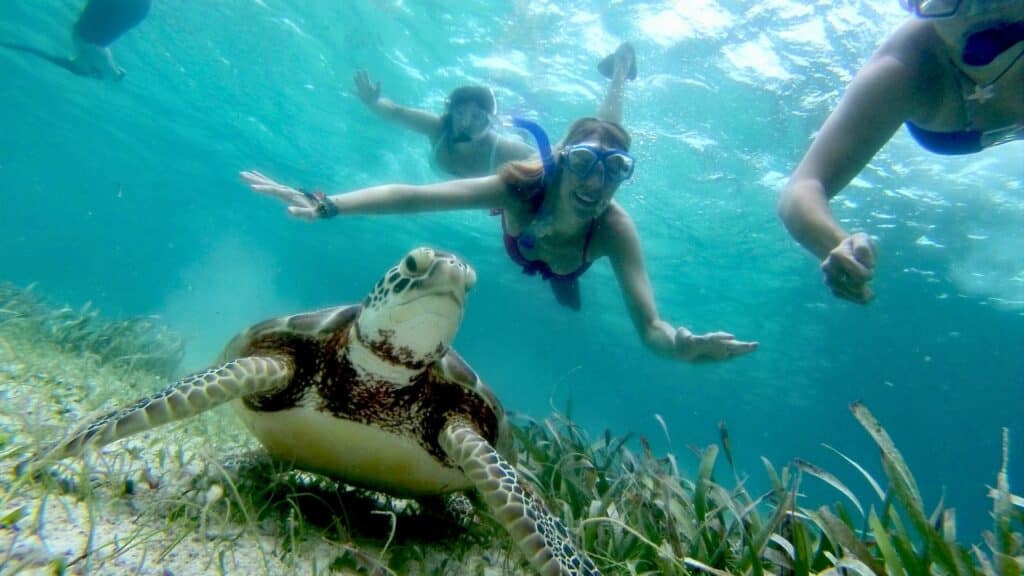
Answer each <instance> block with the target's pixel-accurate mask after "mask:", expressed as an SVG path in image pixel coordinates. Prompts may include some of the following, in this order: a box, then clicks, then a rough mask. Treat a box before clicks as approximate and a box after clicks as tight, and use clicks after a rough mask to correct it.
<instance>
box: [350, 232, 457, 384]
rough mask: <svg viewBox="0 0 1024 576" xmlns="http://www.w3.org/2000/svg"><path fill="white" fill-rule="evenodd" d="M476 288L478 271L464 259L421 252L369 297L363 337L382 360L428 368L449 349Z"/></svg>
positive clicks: (360, 328) (360, 331)
mask: <svg viewBox="0 0 1024 576" xmlns="http://www.w3.org/2000/svg"><path fill="white" fill-rule="evenodd" d="M474 284H476V272H474V271H473V268H471V267H470V266H469V265H468V264H466V263H465V262H463V261H461V260H459V258H458V257H456V256H454V255H452V254H448V253H446V252H441V251H439V250H433V249H431V248H416V249H415V250H413V251H411V252H409V253H408V254H407V255H406V256H405V257H404V258H402V260H401V261H400V262H399V263H398V264H397V265H396V266H394V267H392V268H391V269H390V270H388V271H387V273H386V274H384V277H383V278H381V279H380V280H379V281H377V284H376V286H374V288H373V292H371V293H370V295H369V296H367V297H366V300H365V301H364V302H363V310H362V312H361V313H360V314H359V320H358V324H357V328H358V333H357V337H358V338H359V340H360V342H361V343H362V344H363V345H364V346H366V347H367V348H369V349H370V350H371V351H373V353H374V354H375V355H376V356H378V357H380V358H383V359H386V360H388V361H390V362H392V363H395V364H401V365H403V366H406V367H408V368H417V369H418V368H423V367H424V366H426V365H428V364H430V363H432V362H434V361H436V360H437V359H439V358H440V357H441V356H443V355H444V354H445V353H446V352H447V351H448V347H449V346H451V344H452V341H453V340H454V339H455V333H456V332H458V330H459V324H460V323H461V322H462V312H463V310H464V308H465V306H466V296H467V295H468V294H469V291H470V289H471V288H473V285H474Z"/></svg>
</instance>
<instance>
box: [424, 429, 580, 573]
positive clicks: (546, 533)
mask: <svg viewBox="0 0 1024 576" xmlns="http://www.w3.org/2000/svg"><path fill="white" fill-rule="evenodd" d="M440 443H441V447H442V448H444V450H445V452H446V453H447V454H448V456H449V457H450V458H452V459H453V460H454V461H455V463H456V464H458V466H459V468H461V469H462V471H463V472H464V473H465V474H466V477H467V478H469V479H470V480H471V481H472V482H473V484H474V485H475V486H476V489H477V490H478V491H479V492H480V494H481V496H483V499H484V502H486V503H487V506H488V507H489V508H490V509H491V512H492V513H493V514H494V516H495V518H497V519H498V521H499V522H500V523H501V525H502V526H504V527H505V530H507V531H508V533H509V534H510V535H511V536H512V539H513V540H514V541H515V543H516V545H517V546H519V550H520V551H522V553H523V554H524V555H525V556H526V558H527V559H528V560H529V562H530V565H531V566H533V568H534V569H535V570H536V571H537V572H538V573H539V574H541V575H543V576H556V575H599V574H600V572H598V570H597V567H596V566H594V563H593V562H591V561H590V559H589V558H587V556H586V554H584V553H583V551H582V550H581V549H578V548H577V546H576V542H575V537H574V536H573V534H572V533H570V532H569V530H568V529H566V527H565V525H564V524H562V521H561V520H559V519H558V518H556V517H554V516H552V515H551V513H550V512H548V511H547V508H545V506H544V504H543V503H542V502H541V501H540V500H539V499H537V498H536V497H534V496H533V494H532V493H531V491H530V490H529V489H528V488H527V487H525V486H524V485H523V484H522V483H520V481H519V474H518V473H517V472H516V470H515V468H513V467H512V465H511V464H509V462H508V461H507V460H505V458H503V457H502V456H501V455H500V454H498V452H497V451H496V450H495V449H494V447H493V446H491V444H490V443H489V442H487V440H486V439H484V438H483V437H482V436H480V434H478V433H477V432H476V430H474V429H473V428H472V427H471V426H469V425H468V424H466V423H464V422H454V423H451V424H449V425H448V426H446V427H445V428H444V429H443V430H442V431H441V437H440Z"/></svg>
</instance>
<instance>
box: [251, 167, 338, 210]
mask: <svg viewBox="0 0 1024 576" xmlns="http://www.w3.org/2000/svg"><path fill="white" fill-rule="evenodd" d="M240 176H241V177H242V181H244V182H245V183H246V184H248V185H249V187H250V188H252V189H253V190H255V191H257V192H259V193H261V194H267V195H268V196H273V197H274V198H277V199H278V200H283V201H284V202H285V203H286V204H288V213H289V214H291V215H292V216H298V217H299V218H303V219H305V220H316V219H318V218H323V217H325V216H327V214H326V212H327V211H329V208H327V207H326V205H327V204H330V206H331V207H334V204H331V201H330V199H328V198H326V197H324V196H323V195H322V194H321V196H319V197H318V196H316V195H314V194H312V193H310V192H304V191H302V190H299V189H297V188H292V187H291V186H286V185H284V184H281V183H279V182H275V181H274V180H271V179H270V178H267V177H266V176H264V175H263V174H261V173H259V172H256V171H243V172H241V173H240ZM334 211H335V212H334V213H335V214H336V213H337V208H334ZM331 215H333V214H331Z"/></svg>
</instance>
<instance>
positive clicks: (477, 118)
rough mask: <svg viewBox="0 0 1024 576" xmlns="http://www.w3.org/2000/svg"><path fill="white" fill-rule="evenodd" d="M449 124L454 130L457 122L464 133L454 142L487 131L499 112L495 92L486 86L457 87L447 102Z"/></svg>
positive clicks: (479, 135) (470, 138)
mask: <svg viewBox="0 0 1024 576" xmlns="http://www.w3.org/2000/svg"><path fill="white" fill-rule="evenodd" d="M445 107H446V109H447V110H446V111H445V115H446V117H447V119H446V122H447V124H448V126H447V129H448V130H453V129H454V125H455V124H456V122H457V123H458V124H459V126H460V127H461V128H462V130H463V133H461V134H459V135H457V136H455V138H454V139H453V141H454V142H469V141H471V140H476V139H477V138H480V137H481V136H483V135H484V134H486V133H487V131H488V130H490V128H491V124H492V123H493V121H494V117H495V115H496V114H497V113H498V101H497V100H496V99H495V97H494V92H493V91H492V90H491V89H490V88H488V87H486V86H462V87H459V88H456V89H455V90H454V91H453V92H452V93H451V95H449V96H448V99H447V101H446V103H445Z"/></svg>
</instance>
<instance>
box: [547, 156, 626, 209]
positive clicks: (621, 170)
mask: <svg viewBox="0 0 1024 576" xmlns="http://www.w3.org/2000/svg"><path fill="white" fill-rule="evenodd" d="M561 157H562V159H561V161H562V189H563V190H564V191H566V193H568V194H569V195H570V200H571V201H572V204H573V207H574V208H575V212H576V214H577V216H579V217H581V218H595V217H597V216H599V215H600V214H601V213H603V212H604V211H605V210H606V209H607V208H608V204H609V203H610V202H611V200H612V196H614V195H615V192H616V191H617V190H618V189H619V185H620V184H621V183H622V182H623V181H624V180H626V179H628V178H629V177H630V176H632V173H633V159H632V157H630V156H629V155H628V154H627V153H626V152H625V151H623V150H621V149H618V148H613V147H610V146H605V145H603V144H602V143H600V142H599V141H597V140H596V139H590V140H586V141H583V142H580V143H577V144H573V145H571V146H566V147H564V148H563V149H562V152H561Z"/></svg>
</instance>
